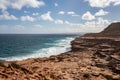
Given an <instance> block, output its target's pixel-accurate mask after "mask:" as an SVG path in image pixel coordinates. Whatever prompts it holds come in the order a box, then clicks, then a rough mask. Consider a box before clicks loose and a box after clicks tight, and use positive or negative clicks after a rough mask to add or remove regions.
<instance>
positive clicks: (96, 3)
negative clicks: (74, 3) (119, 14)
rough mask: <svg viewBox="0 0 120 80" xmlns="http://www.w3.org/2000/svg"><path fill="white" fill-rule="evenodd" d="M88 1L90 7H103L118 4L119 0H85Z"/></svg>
mask: <svg viewBox="0 0 120 80" xmlns="http://www.w3.org/2000/svg"><path fill="white" fill-rule="evenodd" d="M85 1H88V2H89V4H90V6H91V7H100V8H105V7H108V6H110V4H113V5H114V6H116V5H120V0H85Z"/></svg>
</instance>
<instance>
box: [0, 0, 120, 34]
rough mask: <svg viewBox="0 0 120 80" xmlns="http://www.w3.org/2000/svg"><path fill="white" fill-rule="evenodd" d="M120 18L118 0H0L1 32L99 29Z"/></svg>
mask: <svg viewBox="0 0 120 80" xmlns="http://www.w3.org/2000/svg"><path fill="white" fill-rule="evenodd" d="M119 21H120V0H0V34H61V33H68V34H69V33H86V32H93V33H94V32H100V31H102V30H103V29H104V28H106V27H107V26H108V25H109V24H110V23H113V22H119Z"/></svg>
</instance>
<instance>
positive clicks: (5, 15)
mask: <svg viewBox="0 0 120 80" xmlns="http://www.w3.org/2000/svg"><path fill="white" fill-rule="evenodd" d="M17 19H18V18H17V17H15V16H14V15H10V14H9V13H8V12H7V11H4V12H3V14H2V15H0V20H17Z"/></svg>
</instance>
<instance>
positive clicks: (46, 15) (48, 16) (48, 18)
mask: <svg viewBox="0 0 120 80" xmlns="http://www.w3.org/2000/svg"><path fill="white" fill-rule="evenodd" d="M40 18H41V19H42V20H45V21H47V20H48V21H53V18H52V17H51V12H50V11H48V12H47V13H45V14H43V15H41V16H40Z"/></svg>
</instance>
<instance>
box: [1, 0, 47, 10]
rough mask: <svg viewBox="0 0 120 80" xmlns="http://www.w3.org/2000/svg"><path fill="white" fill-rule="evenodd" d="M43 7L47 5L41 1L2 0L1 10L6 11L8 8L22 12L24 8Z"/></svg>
mask: <svg viewBox="0 0 120 80" xmlns="http://www.w3.org/2000/svg"><path fill="white" fill-rule="evenodd" d="M43 5H45V3H44V2H43V1H39V0H0V9H1V10H6V9H7V8H13V9H19V10H20V9H21V8H23V7H32V8H38V7H40V6H43Z"/></svg>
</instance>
